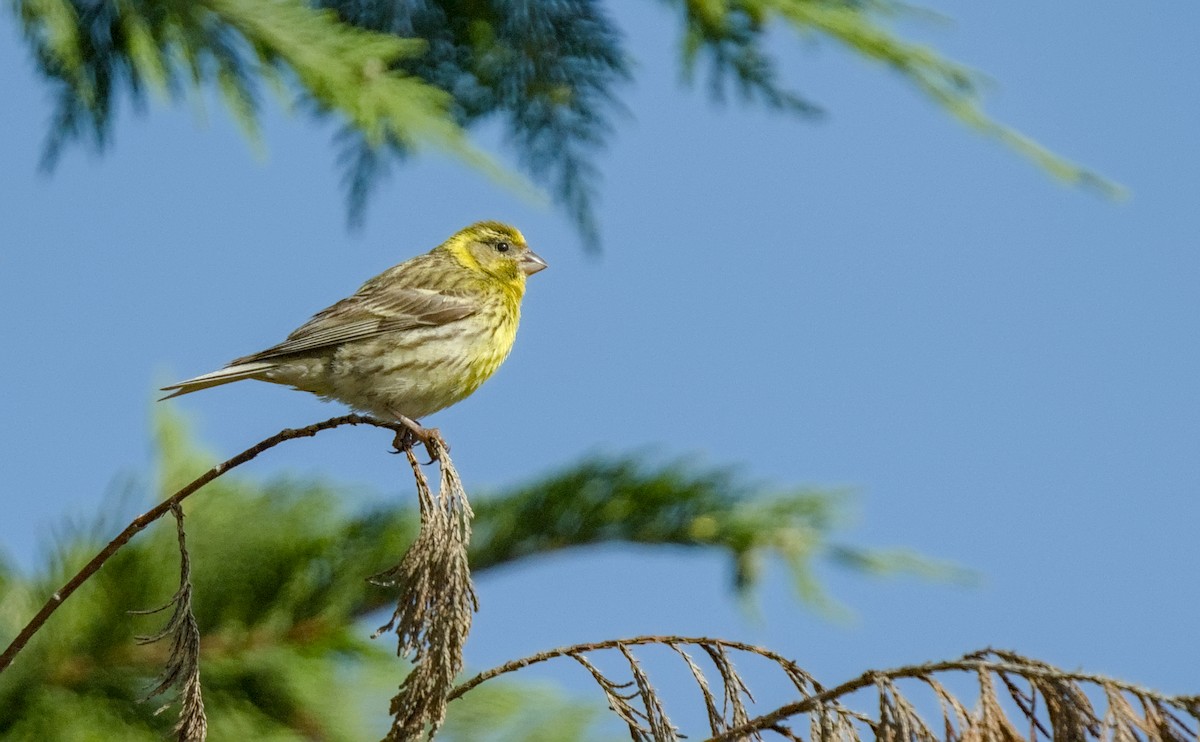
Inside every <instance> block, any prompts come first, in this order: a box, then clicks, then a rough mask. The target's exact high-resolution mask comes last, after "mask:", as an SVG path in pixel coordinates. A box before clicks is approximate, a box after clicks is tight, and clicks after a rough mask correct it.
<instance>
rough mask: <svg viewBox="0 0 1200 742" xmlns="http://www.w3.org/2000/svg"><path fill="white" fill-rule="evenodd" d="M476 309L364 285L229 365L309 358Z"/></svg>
mask: <svg viewBox="0 0 1200 742" xmlns="http://www.w3.org/2000/svg"><path fill="white" fill-rule="evenodd" d="M478 310H479V304H478V302H476V301H474V300H472V299H471V298H470V297H467V296H455V295H452V294H446V293H442V292H439V291H434V290H432V289H423V288H412V287H407V288H402V287H397V286H395V285H391V286H386V287H383V286H381V285H380V284H373V283H371V282H368V283H367V285H365V286H363V288H362V289H360V290H359V292H358V293H356V294H355V295H354V296H351V297H349V298H347V299H342V300H341V301H339V302H338V303H336V304H334V305H333V306H331V307H329V308H328V309H324V310H322V311H320V312H318V313H317V314H316V315H314V316H313V318H312V319H310V320H309V321H308V322H306V323H304V324H303V325H301V326H300V327H299V328H298V329H297V330H296V331H295V332H293V333H292V334H291V335H288V338H287V340H284V341H283V342H282V343H280V344H278V345H275V346H272V347H270V348H267V349H266V350H264V351H260V352H258V353H255V354H253V355H249V356H246V357H244V358H239V359H237V360H236V361H233V362H232V363H231V364H230V365H231V366H232V365H237V364H239V363H249V362H253V361H264V360H268V359H272V358H279V357H280V356H288V355H292V354H295V353H307V352H310V351H314V350H321V349H324V348H330V347H333V346H337V345H341V344H342V343H348V342H352V341H355V340H365V339H367V338H372V337H376V336H378V335H382V334H384V333H388V332H402V331H404V330H409V329H412V328H415V327H433V326H437V325H444V324H448V323H450V322H456V321H458V320H460V319H463V318H464V317H469V316H471V315H472V314H474V313H475V312H477V311H478Z"/></svg>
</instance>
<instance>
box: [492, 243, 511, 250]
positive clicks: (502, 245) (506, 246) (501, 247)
mask: <svg viewBox="0 0 1200 742" xmlns="http://www.w3.org/2000/svg"><path fill="white" fill-rule="evenodd" d="M511 247H512V245H510V244H509V243H507V242H497V243H496V252H508V250H509V248H511Z"/></svg>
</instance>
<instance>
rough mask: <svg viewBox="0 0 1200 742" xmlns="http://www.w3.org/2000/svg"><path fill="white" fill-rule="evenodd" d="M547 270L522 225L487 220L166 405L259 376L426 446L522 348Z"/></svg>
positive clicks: (178, 389) (180, 390)
mask: <svg viewBox="0 0 1200 742" xmlns="http://www.w3.org/2000/svg"><path fill="white" fill-rule="evenodd" d="M545 267H546V262H545V261H544V260H542V259H541V258H540V257H538V256H537V254H535V253H534V252H533V251H532V250H530V249H529V246H528V245H526V244H525V238H524V236H522V235H521V233H520V232H519V231H517V230H516V229H515V228H513V227H510V226H508V225H507V224H501V223H499V222H479V223H477V224H472V225H471V226H469V227H467V228H466V229H464V230H462V231H460V232H458V233H457V234H455V235H454V236H452V237H451V238H450V239H448V240H446V241H445V242H443V243H442V244H440V245H438V246H437V247H435V248H434V249H433V250H431V251H429V252H428V253H426V254H424V255H419V256H417V257H415V258H413V259H411V260H408V261H405V262H403V263H401V264H400V265H397V266H395V267H392V268H389V269H388V270H386V271H384V272H383V273H380V274H379V275H378V276H375V277H374V278H372V279H371V280H369V281H367V282H366V283H364V284H363V285H362V288H360V289H359V290H358V291H356V292H355V293H354V295H353V296H351V297H349V298H346V299H342V300H341V301H339V302H337V303H336V304H334V305H333V306H331V307H329V308H328V309H324V310H322V311H320V312H318V313H317V314H316V315H314V316H313V318H312V319H310V320H309V321H308V322H306V323H304V324H303V325H301V326H300V328H299V329H297V330H296V331H295V332H293V333H292V334H291V335H288V337H287V339H286V340H284V341H283V342H282V343H279V344H278V345H274V346H272V347H270V348H267V349H266V350H263V351H260V352H258V353H254V354H252V355H248V356H244V357H242V358H238V359H236V360H234V361H232V362H231V363H229V365H227V366H226V367H225V368H223V369H220V370H219V371H213V372H212V373H208V374H204V375H203V376H197V377H195V378H193V379H188V380H186V381H181V382H179V383H176V384H172V385H171V386H168V387H163V391H172V392H174V393H173V394H170V395H168V396H166V397H163V399H170V398H171V397H177V396H179V395H180V394H189V393H191V392H196V391H199V390H201V389H207V388H209V387H213V386H220V385H221V384H228V383H229V382H231V381H240V380H242V379H258V380H259V381H269V382H272V383H275V384H285V385H288V386H291V387H294V388H296V389H300V390H301V391H306V392H312V393H313V394H316V395H318V396H320V397H322V398H324V399H327V400H329V399H336V400H338V401H339V402H343V403H345V404H347V405H349V406H350V407H352V408H354V409H355V410H359V411H361V412H366V413H369V414H372V415H375V416H377V417H381V418H384V419H388V420H395V421H398V422H401V423H403V424H404V425H405V426H407V427H408V428H409V429H410V430H412V431H413V433H414V434H415V435H416V437H417V438H418V439H420V440H423V441H427V440H428V436H429V435H430V434H431V431H426V430H425V429H424V428H422V427H421V426H420V424H419V423H418V422H417V421H418V420H419V419H420V418H422V417H425V416H426V415H430V414H432V413H434V412H437V411H438V410H441V409H443V408H446V407H449V406H450V405H452V404H454V403H456V402H458V401H460V400H462V399H463V398H465V397H467V396H468V395H470V394H471V393H472V392H474V391H475V390H476V389H478V388H479V385H480V384H482V383H483V382H484V381H486V380H487V379H488V377H489V376H491V375H492V374H493V373H495V371H496V369H497V368H499V367H500V364H501V363H503V362H504V359H505V358H506V357H507V356H508V353H509V351H510V350H512V345H513V340H514V339H515V338H516V335H517V322H518V320H519V319H520V316H521V299H522V297H523V296H524V295H525V279H526V277H527V276H530V275H533V274H534V273H537V272H538V271H540V270H542V269H543V268H545Z"/></svg>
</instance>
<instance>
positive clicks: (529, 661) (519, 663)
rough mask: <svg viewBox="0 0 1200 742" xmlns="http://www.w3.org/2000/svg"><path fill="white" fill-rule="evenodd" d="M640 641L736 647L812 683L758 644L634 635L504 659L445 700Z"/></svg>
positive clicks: (802, 672) (792, 664) (459, 686)
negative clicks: (509, 676)
mask: <svg viewBox="0 0 1200 742" xmlns="http://www.w3.org/2000/svg"><path fill="white" fill-rule="evenodd" d="M640 644H661V645H663V646H671V645H673V644H690V645H695V646H704V645H708V646H720V647H727V648H729V649H737V650H740V651H743V652H750V653H752V654H757V655H759V656H762V657H765V658H767V659H769V660H771V661H773V662H776V663H778V664H780V665H782V666H783V667H785V668H787V669H789V670H793V671H794V672H796V673H797V674H798V675H799V676H801V677H803V678H805V679H806V680H808V681H809V682H810V683H812V678H811V676H810V675H809V674H808V673H807V672H805V671H804V670H803V669H801V668H800V666H799V665H797V664H796V663H795V662H792V661H791V660H789V659H788V658H787V657H784V656H783V655H781V654H777V653H775V652H772V651H771V650H769V649H765V648H763V647H759V646H756V645H754V644H745V643H743V642H735V641H729V640H728V639H713V638H710V637H705V636H635V637H633V638H631V639H610V640H608V641H603V642H591V643H588V644H574V645H572V646H569V647H559V648H557V649H548V650H546V651H545V652H539V653H537V654H532V655H530V656H528V657H522V658H521V659H519V660H512V661H511V662H506V663H504V664H503V665H497V666H496V667H493V668H492V669H490V670H486V671H484V672H481V673H479V674H478V675H476V676H475V677H473V678H471V679H470V680H464V681H463V682H461V683H459V684H458V685H457V686H456V687H455V688H454V690H453V691H451V692H450V695H449V696H448V697H447V700H449V701H453V700H455V699H456V698H459V697H460V696H462V695H464V694H466V693H467V692H468V691H470V690H472V689H473V688H475V686H477V685H479V684H480V683H483V682H485V681H487V680H491V679H492V678H494V677H496V676H497V675H504V674H505V673H510V672H515V671H517V670H520V669H521V668H523V667H529V666H530V665H536V664H538V663H539V662H546V661H547V660H552V659H555V658H557V657H570V656H572V655H576V654H582V653H583V652H597V651H600V650H602V649H616V648H617V647H620V646H622V645H624V646H635V645H640ZM817 687H820V686H817Z"/></svg>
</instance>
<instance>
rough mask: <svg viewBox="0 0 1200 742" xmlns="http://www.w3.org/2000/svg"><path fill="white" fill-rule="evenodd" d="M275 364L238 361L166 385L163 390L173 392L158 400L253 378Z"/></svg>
mask: <svg viewBox="0 0 1200 742" xmlns="http://www.w3.org/2000/svg"><path fill="white" fill-rule="evenodd" d="M274 365H275V364H274V363H269V362H264V361H258V362H254V363H237V364H234V365H232V366H226V367H225V368H223V369H220V370H219V371H213V372H212V373H208V374H204V375H203V376H197V377H195V378H194V379H187V380H186V381H180V382H177V383H175V384H171V385H170V386H164V387H163V388H162V391H164V392H172V393H171V394H168V395H167V396H165V397H162V398H161V399H159V400H158V401H159V402H161V401H163V400H164V399H170V398H171V397H178V396H179V395H181V394H191V393H192V392H198V391H200V390H201V389H208V388H209V387H210V386H221V385H222V384H228V383H229V382H231V381H241V380H242V379H252V378H254V377H256V376H258V375H259V374H261V373H262V372H263V371H266V370H267V369H270V368H272V367H273V366H274Z"/></svg>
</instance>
